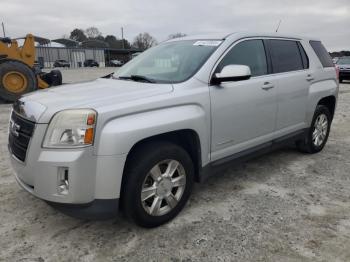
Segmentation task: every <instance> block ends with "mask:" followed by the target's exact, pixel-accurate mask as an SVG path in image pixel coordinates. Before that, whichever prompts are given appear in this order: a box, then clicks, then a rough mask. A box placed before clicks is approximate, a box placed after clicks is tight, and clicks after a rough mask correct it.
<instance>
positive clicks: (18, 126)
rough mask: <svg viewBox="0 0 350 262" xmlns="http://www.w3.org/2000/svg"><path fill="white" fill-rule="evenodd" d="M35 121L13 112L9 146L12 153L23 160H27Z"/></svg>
mask: <svg viewBox="0 0 350 262" xmlns="http://www.w3.org/2000/svg"><path fill="white" fill-rule="evenodd" d="M34 128H35V123H33V122H31V121H29V120H26V119H24V118H22V117H20V116H19V115H17V114H16V113H15V112H12V115H11V121H10V130H9V148H10V151H11V153H12V154H13V155H14V156H15V157H16V158H18V159H19V160H21V161H23V162H24V161H25V160H26V155H27V150H28V146H29V142H30V139H31V137H32V135H33V132H34Z"/></svg>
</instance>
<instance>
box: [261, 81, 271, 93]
mask: <svg viewBox="0 0 350 262" xmlns="http://www.w3.org/2000/svg"><path fill="white" fill-rule="evenodd" d="M271 88H274V85H273V84H271V83H270V82H265V83H264V85H263V86H262V87H261V89H263V90H266V91H267V90H270V89H271Z"/></svg>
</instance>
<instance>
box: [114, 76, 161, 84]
mask: <svg viewBox="0 0 350 262" xmlns="http://www.w3.org/2000/svg"><path fill="white" fill-rule="evenodd" d="M119 79H131V80H133V81H137V82H147V83H156V81H155V80H154V79H152V78H148V77H147V76H142V75H131V76H120V77H119Z"/></svg>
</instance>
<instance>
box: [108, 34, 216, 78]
mask: <svg viewBox="0 0 350 262" xmlns="http://www.w3.org/2000/svg"><path fill="white" fill-rule="evenodd" d="M221 42H222V41H221V40H200V41H199V40H180V41H172V42H165V43H163V44H160V45H158V46H156V47H153V48H151V49H149V50H147V51H145V52H143V53H142V54H140V55H139V56H137V57H135V58H134V59H133V60H131V61H130V62H128V63H127V64H125V65H124V66H123V67H121V68H120V69H119V70H118V71H117V72H116V73H115V75H114V77H117V78H119V79H133V80H135V81H137V80H139V81H142V80H150V81H149V82H156V83H178V82H183V81H185V80H187V79H189V78H190V77H191V76H193V75H194V74H195V73H196V72H197V71H198V70H199V69H200V68H201V66H202V65H203V64H204V63H205V61H206V60H207V59H208V58H209V56H210V55H211V54H212V53H213V52H214V51H215V49H216V48H217V47H218V46H219V45H220V44H221ZM135 76H136V77H135Z"/></svg>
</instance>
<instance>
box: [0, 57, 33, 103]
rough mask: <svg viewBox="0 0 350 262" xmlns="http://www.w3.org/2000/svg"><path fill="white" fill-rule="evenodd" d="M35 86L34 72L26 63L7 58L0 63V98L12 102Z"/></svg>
mask: <svg viewBox="0 0 350 262" xmlns="http://www.w3.org/2000/svg"><path fill="white" fill-rule="evenodd" d="M36 88H37V81H36V77H35V74H34V72H33V71H32V70H31V69H30V68H29V67H28V66H27V65H25V64H23V63H21V62H18V61H9V60H7V61H3V62H2V63H0V98H2V99H3V100H5V101H9V102H14V101H15V100H17V99H18V98H19V97H20V96H21V95H23V94H26V93H29V92H32V91H34V90H35V89H36Z"/></svg>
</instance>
